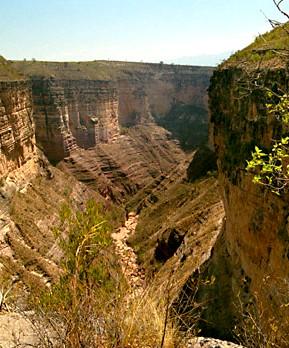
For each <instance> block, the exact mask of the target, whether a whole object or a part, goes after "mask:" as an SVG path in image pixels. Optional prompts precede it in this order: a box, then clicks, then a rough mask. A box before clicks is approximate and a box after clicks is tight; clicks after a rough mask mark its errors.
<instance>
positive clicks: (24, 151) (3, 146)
mask: <svg viewBox="0 0 289 348" xmlns="http://www.w3.org/2000/svg"><path fill="white" fill-rule="evenodd" d="M5 66H6V65H5ZM8 73H9V71H8ZM9 74H10V73H9ZM9 74H6V77H7V80H6V81H0V278H1V286H2V290H1V291H2V292H3V291H6V290H7V289H10V287H11V285H12V284H13V291H12V290H11V289H10V290H11V293H13V295H11V294H10V290H9V294H10V295H11V297H13V296H14V295H17V293H18V292H19V293H21V296H20V297H19V296H18V297H19V298H20V302H21V301H22V302H21V304H22V305H23V303H24V301H25V298H26V296H28V293H29V291H27V289H30V290H31V289H32V288H35V289H38V291H39V290H40V289H41V288H42V287H45V286H49V285H50V284H51V282H52V281H55V280H56V279H58V277H59V274H60V265H59V262H60V258H61V255H62V254H61V252H60V250H59V247H58V243H57V241H56V239H55V235H54V233H53V230H54V229H55V227H56V226H57V224H58V223H59V222H60V217H59V212H60V209H61V207H62V206H63V204H64V203H66V204H68V205H69V206H70V207H71V208H72V209H75V210H77V209H80V208H82V207H83V206H84V205H85V204H86V202H87V200H89V199H95V200H98V201H100V200H102V198H101V197H100V196H99V195H97V193H96V192H94V191H92V190H90V189H89V188H87V187H86V186H85V185H82V184H81V183H79V182H77V181H76V180H75V179H74V178H73V177H71V176H69V175H67V174H64V173H62V172H61V171H59V170H58V169H56V168H54V167H52V166H51V165H50V164H49V162H48V161H47V159H46V158H45V157H44V156H43V154H42V153H41V151H39V149H38V147H37V146H36V139H35V126H34V120H33V105H32V104H33V100H32V88H31V82H30V81H25V80H12V81H9ZM16 75H17V74H16V73H14V74H13V76H16ZM18 295H19V294H18ZM21 304H20V305H21ZM17 305H18V304H17ZM2 306H3V303H1V310H2V309H3V307H2Z"/></svg>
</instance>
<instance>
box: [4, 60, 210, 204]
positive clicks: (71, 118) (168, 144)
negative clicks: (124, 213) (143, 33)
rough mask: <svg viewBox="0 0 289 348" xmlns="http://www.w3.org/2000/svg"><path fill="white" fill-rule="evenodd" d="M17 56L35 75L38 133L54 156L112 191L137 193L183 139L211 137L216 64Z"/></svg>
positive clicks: (174, 159) (169, 165)
mask: <svg viewBox="0 0 289 348" xmlns="http://www.w3.org/2000/svg"><path fill="white" fill-rule="evenodd" d="M11 64H12V66H14V67H15V68H17V70H19V71H20V72H21V73H23V74H25V75H26V76H27V77H29V78H30V79H31V80H32V92H33V93H32V94H33V108H34V119H35V125H36V140H37V143H38V144H39V146H41V147H42V149H43V151H44V153H45V154H46V155H47V157H48V159H49V160H50V161H52V162H53V163H58V162H61V161H62V160H63V161H62V162H61V163H60V164H59V167H60V168H62V169H63V170H65V171H66V172H69V173H72V174H73V175H74V176H75V177H76V178H77V179H78V180H80V181H82V182H84V183H86V184H87V185H89V186H90V187H93V188H94V189H96V190H98V191H99V192H101V193H102V194H103V195H104V196H105V197H110V198H113V199H114V200H117V201H118V200H120V199H123V198H124V197H125V196H126V195H127V194H132V193H135V192H136V191H137V190H138V189H139V188H141V187H144V186H145V185H147V184H148V182H150V181H151V180H152V179H153V178H156V177H157V176H159V175H161V174H166V173H169V172H170V171H171V170H172V169H173V168H174V166H176V165H178V164H179V163H181V162H182V161H183V160H184V159H185V157H186V155H185V153H184V152H183V151H182V150H181V146H182V147H185V148H188V149H191V148H192V147H194V146H196V145H198V144H200V143H201V142H205V141H206V138H207V135H206V133H207V96H206V88H207V87H208V83H209V78H210V75H211V72H212V69H211V68H203V67H190V66H174V65H164V64H145V63H126V62H101V61H99V62H80V63H53V62H13V63H11ZM164 128H167V129H168V130H169V131H170V132H168V131H166V130H165V129H164ZM182 130H184V131H182ZM171 133H172V134H171ZM189 139H190V140H189ZM180 145H181V146H180ZM84 150H85V151H84Z"/></svg>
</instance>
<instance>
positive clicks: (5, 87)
mask: <svg viewBox="0 0 289 348" xmlns="http://www.w3.org/2000/svg"><path fill="white" fill-rule="evenodd" d="M0 122H1V123H0V176H1V177H3V176H6V175H7V174H8V173H10V172H11V171H12V170H14V169H16V168H19V167H21V166H22V165H23V164H24V163H26V162H27V161H29V160H30V159H31V158H33V156H34V152H35V133H34V124H33V119H32V99H31V87H30V83H29V82H27V81H11V82H9V81H6V82H4V81H1V82H0Z"/></svg>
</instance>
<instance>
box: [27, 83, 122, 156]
mask: <svg viewBox="0 0 289 348" xmlns="http://www.w3.org/2000/svg"><path fill="white" fill-rule="evenodd" d="M32 92H33V104H34V119H35V125H36V138H37V141H38V142H39V143H40V144H41V145H42V146H43V149H44V151H45V153H46V155H47V156H48V158H49V159H50V160H51V161H53V162H58V161H60V160H62V159H63V158H64V157H67V156H68V155H69V154H70V153H72V152H73V151H74V150H76V149H78V148H84V149H87V148H89V147H93V146H95V145H97V144H99V143H111V142H112V141H113V140H114V139H115V138H116V137H117V136H118V135H119V124H118V95H117V91H116V89H115V88H114V87H113V86H112V85H111V83H109V82H108V81H89V80H57V79H33V80H32Z"/></svg>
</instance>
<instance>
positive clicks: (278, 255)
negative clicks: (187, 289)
mask: <svg viewBox="0 0 289 348" xmlns="http://www.w3.org/2000/svg"><path fill="white" fill-rule="evenodd" d="M255 68H256V69H255ZM248 71H249V73H248ZM276 86H278V88H280V90H281V89H284V90H286V88H287V86H288V72H287V70H286V69H285V68H282V66H280V67H279V68H276V67H273V68H270V65H269V68H268V65H267V68H266V69H265V68H264V69H263V70H262V69H261V70H260V66H259V68H258V70H257V66H256V67H255V66H253V65H252V64H247V66H244V65H242V64H240V65H238V64H235V63H234V64H233V63H232V61H229V62H228V63H227V64H224V65H223V66H221V67H219V69H218V70H217V71H216V72H215V73H214V75H213V78H212V81H211V86H210V89H209V98H210V109H211V118H210V122H211V124H210V126H211V137H212V142H213V145H214V148H215V152H216V155H217V158H218V160H217V161H218V172H219V183H220V186H221V193H222V196H223V202H224V207H225V212H226V222H225V226H224V229H223V232H222V233H221V234H220V236H219V237H218V240H217V243H216V245H215V247H214V249H213V252H212V255H211V258H210V260H209V261H208V262H207V263H206V264H205V265H204V266H203V267H202V274H203V275H202V277H204V278H205V279H212V278H213V279H215V281H214V282H213V283H212V284H210V285H209V286H204V287H200V289H199V292H198V294H199V301H208V306H207V308H206V310H205V311H204V313H203V317H204V319H205V321H204V322H203V323H204V324H203V329H204V330H205V332H206V334H208V335H212V336H218V337H230V336H231V337H232V335H233V334H232V330H233V328H234V326H235V325H236V324H239V325H240V323H241V320H240V319H241V318H242V316H243V315H248V313H250V314H251V315H252V316H253V318H254V320H256V322H258V325H259V330H260V332H261V334H263V335H264V336H263V337H266V336H265V333H266V335H267V337H269V336H270V335H271V336H270V337H272V334H273V336H274V339H276V338H277V342H278V339H280V337H281V336H282V335H283V337H284V335H285V336H286V335H287V332H288V330H287V329H288V321H287V319H286V318H287V317H288V310H286V303H288V300H289V298H288V281H289V278H288V274H289V253H288V252H289V227H288V216H289V208H288V207H289V206H288V193H283V194H281V196H277V195H276V194H274V193H272V192H271V191H270V190H268V189H266V188H264V187H261V186H259V185H256V184H253V183H252V175H251V174H249V173H248V172H247V171H246V170H245V167H246V160H248V159H250V158H251V152H252V151H253V150H254V147H255V145H258V146H260V147H261V148H263V149H267V150H268V149H269V148H270V146H272V139H276V137H277V136H278V135H279V136H280V134H282V132H284V129H283V131H282V123H281V122H280V120H277V119H276V118H275V117H274V116H273V115H272V114H270V113H268V112H267V108H266V103H268V100H267V97H266V88H269V89H272V88H276ZM285 131H286V130H285ZM254 303H255V305H256V307H255V308H256V309H254V306H253V304H254ZM249 325H251V326H250V327H251V329H249V326H248V328H247V330H248V331H247V332H246V334H247V335H249V334H253V332H252V327H253V322H251V323H249ZM273 326H274V327H275V328H276V330H275V333H274V332H273V329H272V327H273ZM262 329H263V331H262ZM249 330H251V331H249ZM255 339H256V336H255ZM280 342H281V341H279V343H278V344H279V346H280V347H283V346H284V347H285V346H286V345H283V344H282V343H280ZM287 342H288V341H287Z"/></svg>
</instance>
